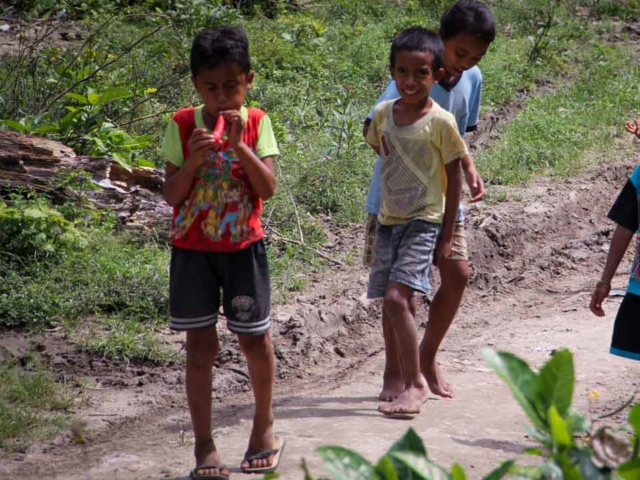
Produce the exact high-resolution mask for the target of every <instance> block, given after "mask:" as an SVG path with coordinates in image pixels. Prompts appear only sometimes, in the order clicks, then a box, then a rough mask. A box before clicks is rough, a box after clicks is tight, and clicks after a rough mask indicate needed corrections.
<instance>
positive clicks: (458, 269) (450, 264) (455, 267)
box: [441, 260, 471, 289]
mask: <svg viewBox="0 0 640 480" xmlns="http://www.w3.org/2000/svg"><path fill="white" fill-rule="evenodd" d="M441 274H442V283H445V284H447V287H449V288H451V287H453V288H458V289H464V288H465V287H466V286H467V283H468V282H469V277H470V276H471V272H470V270H469V263H468V262H463V261H459V260H450V261H447V262H446V266H445V268H444V269H443V270H442V272H441Z"/></svg>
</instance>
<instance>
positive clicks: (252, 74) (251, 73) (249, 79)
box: [247, 70, 256, 88]
mask: <svg viewBox="0 0 640 480" xmlns="http://www.w3.org/2000/svg"><path fill="white" fill-rule="evenodd" d="M255 75H256V72H254V71H253V70H251V71H249V73H247V88H251V85H252V84H253V78H254V77H255Z"/></svg>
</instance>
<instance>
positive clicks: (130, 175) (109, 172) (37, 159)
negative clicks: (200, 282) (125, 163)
mask: <svg viewBox="0 0 640 480" xmlns="http://www.w3.org/2000/svg"><path fill="white" fill-rule="evenodd" d="M80 171H82V172H86V173H87V174H88V176H89V177H90V178H91V182H92V184H93V185H95V187H92V188H91V189H83V190H82V191H78V189H74V188H73V187H70V186H68V185H66V186H65V179H66V178H68V176H69V175H72V174H74V173H77V172H80ZM162 182H163V173H162V171H161V170H158V169H155V168H144V167H134V168H133V169H132V170H131V171H128V170H126V169H125V168H123V167H122V166H120V165H119V164H118V163H116V162H114V161H113V160H112V159H110V158H105V157H87V156H78V155H76V153H75V152H74V151H73V150H72V149H71V148H69V147H67V146H65V145H63V144H61V143H59V142H56V141H53V140H49V139H45V138H40V137H34V136H30V135H23V134H21V133H18V132H9V131H0V193H7V192H9V191H16V190H25V189H26V190H33V191H36V192H38V193H42V194H45V195H47V196H49V197H51V198H52V199H53V200H54V201H55V202H58V203H59V202H63V201H65V200H67V199H73V200H78V199H81V198H85V199H87V200H89V201H90V202H91V203H92V204H93V205H95V206H96V207H97V208H102V209H109V210H112V211H114V212H115V213H116V215H117V217H118V219H119V220H120V222H121V223H122V225H124V226H125V227H127V228H130V229H133V230H138V231H149V233H152V232H151V230H153V231H154V232H155V234H157V235H159V236H160V237H166V236H167V234H168V229H169V224H170V220H171V207H169V206H168V205H167V204H166V202H165V201H164V199H163V198H162Z"/></svg>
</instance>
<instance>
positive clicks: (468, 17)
mask: <svg viewBox="0 0 640 480" xmlns="http://www.w3.org/2000/svg"><path fill="white" fill-rule="evenodd" d="M439 34H440V38H441V39H442V42H443V45H444V55H443V67H444V70H445V75H444V77H443V78H442V79H441V80H440V81H439V82H438V84H437V85H434V86H433V88H432V90H431V98H432V99H433V100H435V101H436V102H437V103H438V104H439V105H440V106H441V107H442V108H444V109H445V110H447V111H449V112H451V113H452V114H453V116H454V117H455V119H456V123H457V126H458V131H459V132H460V135H462V136H464V134H465V133H466V132H472V131H474V130H476V129H477V125H478V117H479V110H480V97H481V91H482V74H481V73H480V69H479V68H478V67H477V66H476V65H477V64H478V62H480V60H482V58H483V57H484V55H485V54H486V52H487V50H488V48H489V46H490V45H491V43H492V42H493V40H494V39H495V34H496V33H495V21H494V18H493V15H492V13H491V11H490V10H489V8H487V6H486V5H484V4H483V3H481V2H479V1H476V0H459V1H458V2H456V3H455V4H454V5H453V6H452V7H451V8H450V9H449V10H447V11H446V12H445V13H444V15H443V16H442V18H441V21H440V30H439ZM399 96H400V94H399V92H398V89H397V85H396V82H395V81H393V80H392V81H391V83H389V85H388V87H387V89H386V90H385V91H384V93H383V94H382V95H381V96H380V98H379V99H378V101H377V102H376V105H377V104H378V103H380V102H382V101H385V100H391V99H395V98H398V97H399ZM373 108H375V106H374V107H373ZM373 108H372V109H371V111H370V112H369V115H368V116H367V119H366V120H365V125H364V135H365V137H366V135H367V130H368V128H369V124H370V123H371V119H372V118H373ZM462 167H463V171H464V175H465V179H466V183H467V185H468V186H469V190H470V191H471V196H472V198H471V199H470V200H469V201H470V203H473V202H477V201H479V200H481V199H482V198H483V196H484V193H485V189H484V183H483V181H482V178H481V177H480V175H479V174H478V171H477V170H476V167H475V164H474V162H473V159H472V158H471V156H470V155H468V154H467V155H465V156H464V157H463V159H462ZM380 168H381V161H380V157H378V158H377V159H376V163H375V167H374V172H373V177H372V179H371V185H370V187H369V195H368V197H367V203H366V206H365V209H366V211H367V212H368V214H369V218H368V221H367V227H366V233H365V237H366V240H365V255H364V263H365V265H370V264H371V261H372V253H373V251H372V249H373V244H374V239H375V232H376V228H377V223H378V212H379V211H380ZM438 269H439V270H440V278H441V285H440V288H439V289H438V291H437V292H436V294H435V296H434V298H433V302H432V304H431V307H430V309H429V322H428V324H427V329H426V331H425V334H424V338H423V340H422V343H421V345H420V368H421V370H422V373H423V375H424V376H425V378H426V380H427V383H428V385H429V388H430V390H431V391H432V392H433V393H434V394H435V395H439V396H441V397H446V398H450V397H452V396H453V389H452V387H451V385H450V384H449V383H448V382H447V381H446V380H445V379H444V378H443V376H442V374H441V371H440V367H439V366H438V363H437V362H436V354H437V352H438V348H439V347H440V344H441V343H442V340H443V339H444V337H445V335H446V333H447V331H448V330H449V327H450V326H451V323H452V322H453V319H454V318H455V316H456V313H457V311H458V308H459V307H460V303H461V302H462V296H463V294H464V290H465V288H466V285H467V281H468V279H469V263H468V253H467V241H466V238H465V228H464V212H463V208H462V205H461V206H460V211H459V213H458V217H457V219H456V225H455V231H454V238H453V247H452V251H451V255H450V256H449V257H448V258H447V259H446V260H444V261H442V262H440V264H439V265H438ZM423 290H424V291H427V292H428V291H429V290H430V277H429V276H427V277H425V279H424V281H423ZM411 309H412V314H413V315H414V316H415V314H416V299H415V297H413V298H412V300H411ZM388 328H389V327H388V319H386V318H385V317H384V313H383V329H384V331H385V350H386V362H385V372H384V379H383V387H382V391H381V393H380V396H379V398H380V400H382V401H392V400H394V399H395V398H397V396H398V395H400V393H402V391H403V389H404V381H403V378H402V370H401V369H400V363H399V357H398V352H397V349H396V346H395V344H393V342H389V341H388V340H387V338H388V336H387V335H386V332H387V330H388Z"/></svg>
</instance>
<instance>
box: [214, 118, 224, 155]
mask: <svg viewBox="0 0 640 480" xmlns="http://www.w3.org/2000/svg"><path fill="white" fill-rule="evenodd" d="M224 129H225V122H224V117H223V116H222V115H218V120H216V126H215V128H214V129H213V142H214V145H213V149H214V150H215V151H218V150H220V147H221V146H222V135H223V134H224Z"/></svg>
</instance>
